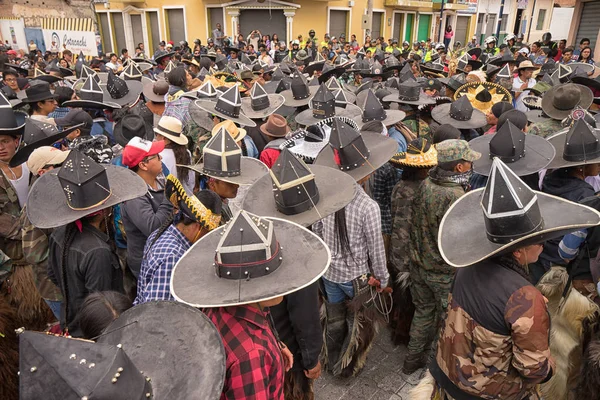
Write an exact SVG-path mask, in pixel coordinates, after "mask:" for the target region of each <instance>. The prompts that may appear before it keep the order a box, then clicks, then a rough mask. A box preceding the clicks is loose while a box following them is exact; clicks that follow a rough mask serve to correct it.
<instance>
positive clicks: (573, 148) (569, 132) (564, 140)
mask: <svg viewBox="0 0 600 400" xmlns="http://www.w3.org/2000/svg"><path fill="white" fill-rule="evenodd" d="M573 114H574V115H573V116H572V118H573V120H574V123H573V125H571V127H570V128H567V129H565V130H563V131H561V132H558V133H556V134H554V135H552V136H550V137H548V141H549V142H550V143H551V144H552V146H554V148H555V149H556V156H555V157H554V160H552V162H551V163H550V165H548V169H557V168H568V167H575V166H578V165H586V164H595V163H598V162H600V161H599V160H600V129H596V128H593V127H592V126H591V125H590V124H588V123H587V122H586V121H585V119H584V118H585V117H584V113H583V110H578V111H577V112H574V113H573Z"/></svg>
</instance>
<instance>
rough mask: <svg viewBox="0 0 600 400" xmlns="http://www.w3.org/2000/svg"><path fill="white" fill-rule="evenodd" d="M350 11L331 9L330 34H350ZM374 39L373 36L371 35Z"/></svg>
mask: <svg viewBox="0 0 600 400" xmlns="http://www.w3.org/2000/svg"><path fill="white" fill-rule="evenodd" d="M347 30H348V11H345V10H329V36H338V37H339V36H340V34H341V33H345V34H346V37H349V36H348V31H347ZM371 38H372V39H373V40H375V38H373V36H371Z"/></svg>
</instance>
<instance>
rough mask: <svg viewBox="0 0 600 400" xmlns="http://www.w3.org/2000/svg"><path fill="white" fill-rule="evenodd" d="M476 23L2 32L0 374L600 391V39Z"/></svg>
mask: <svg viewBox="0 0 600 400" xmlns="http://www.w3.org/2000/svg"><path fill="white" fill-rule="evenodd" d="M453 37H454V32H453V30H452V27H451V26H448V27H447V28H446V29H445V31H444V35H443V38H441V40H442V41H443V43H434V42H432V41H431V40H427V41H422V42H414V43H409V42H407V41H404V42H403V43H401V45H400V46H399V45H398V40H396V39H389V40H387V41H386V40H385V39H384V38H375V39H372V38H370V37H369V36H367V37H366V38H365V40H364V41H363V43H362V44H359V42H358V41H357V38H356V36H355V35H351V36H350V38H349V40H347V39H346V37H345V35H344V34H342V35H339V37H335V36H330V35H328V34H325V35H324V37H323V40H322V41H320V40H319V39H317V38H316V36H315V31H314V30H311V31H310V32H309V33H308V37H306V38H304V37H303V36H302V35H298V37H297V39H295V40H293V41H292V42H291V43H289V44H286V43H285V42H284V41H281V40H280V39H279V38H278V36H277V34H272V35H264V34H263V33H261V32H260V31H259V30H253V31H252V32H251V33H250V34H249V35H248V36H247V37H244V36H243V35H238V36H237V38H235V39H230V38H228V37H226V36H225V35H224V34H223V31H222V30H221V26H220V24H216V26H215V29H214V30H212V34H211V37H210V38H209V39H208V40H207V43H206V45H202V43H201V41H200V40H199V39H196V40H195V41H194V43H193V46H189V44H188V43H187V41H182V42H180V43H178V44H174V43H166V42H161V43H160V44H159V48H158V49H156V50H155V51H154V53H153V56H152V57H148V56H147V53H146V50H145V49H144V47H143V44H141V43H140V44H139V45H138V46H137V48H136V49H135V52H134V53H133V54H132V55H130V53H129V52H128V50H127V49H123V50H122V51H121V54H120V56H118V55H116V54H108V55H105V54H103V53H100V55H99V56H98V57H93V58H91V59H86V57H85V56H84V55H83V54H79V55H78V56H74V55H73V54H72V53H71V52H70V51H69V50H68V49H62V51H60V49H55V48H53V49H51V50H50V51H48V52H47V53H46V54H43V55H42V54H41V52H39V51H38V50H37V48H35V47H31V46H30V49H29V50H30V52H29V53H28V54H24V53H18V52H16V51H15V50H12V49H9V48H6V47H0V69H1V70H2V81H0V114H1V115H0V169H1V171H2V173H1V174H0V221H1V224H0V377H2V381H3V383H2V385H0V398H2V399H16V398H21V399H41V398H71V397H73V398H81V399H88V398H89V399H92V398H98V399H108V398H111V399H112V400H116V399H136V398H155V399H174V398H175V399H179V398H201V399H217V398H220V399H284V398H285V399H286V400H295V399H307V400H309V399H314V398H315V394H314V391H313V382H314V380H315V379H318V378H319V377H320V376H321V374H322V371H323V370H326V371H328V372H327V373H330V374H332V375H334V376H339V377H342V378H345V379H352V377H354V376H356V375H357V374H359V373H360V372H361V370H362V369H363V367H364V366H365V363H366V360H367V357H368V354H369V350H370V349H371V346H372V344H373V341H374V340H375V338H376V335H377V334H387V333H384V331H383V330H382V328H383V327H387V328H388V329H389V332H390V334H391V335H392V338H393V340H394V343H396V344H398V345H400V344H401V345H405V346H406V347H407V351H406V357H405V359H404V360H400V359H399V360H398V363H399V364H402V372H403V373H404V374H406V375H410V374H419V375H418V377H419V378H421V380H420V382H419V384H418V385H417V386H416V387H415V388H414V389H413V390H412V391H411V398H412V399H417V400H419V399H478V398H485V399H514V400H523V399H540V398H544V399H546V400H554V399H556V400H563V399H569V398H578V399H592V398H598V397H599V393H600V392H599V389H598V388H599V384H600V368H598V365H600V359H598V350H597V349H598V348H599V346H600V325H599V324H598V321H599V318H600V308H599V305H600V297H599V292H600V266H599V265H600V264H599V263H598V262H597V254H598V250H599V249H600V230H599V229H598V226H599V225H600V201H599V200H598V197H597V196H596V193H597V192H598V191H599V190H600V176H599V174H600V125H598V124H600V117H598V115H600V114H597V111H598V104H600V79H599V78H598V77H597V76H598V71H597V67H596V65H595V63H594V61H593V59H592V50H591V48H590V40H589V39H582V40H581V41H580V43H579V44H578V45H577V48H576V49H575V48H574V47H573V46H568V45H567V43H566V41H564V40H561V41H559V42H558V43H557V42H555V41H553V40H552V37H551V34H550V33H546V34H544V35H543V37H542V40H541V41H539V42H534V43H530V44H528V43H524V42H523V40H522V38H519V37H516V36H515V35H508V36H506V37H505V38H504V39H503V40H502V44H499V43H498V42H499V41H498V39H497V38H495V37H494V36H490V37H488V38H486V39H485V41H484V43H483V45H481V46H480V45H479V43H478V42H477V38H476V37H474V38H473V40H472V41H471V42H469V43H465V45H464V46H463V45H462V44H461V43H460V42H457V41H455V42H454V45H453V46H452V48H449V46H450V43H451V42H452V40H453ZM75 339H85V340H75ZM423 369H425V370H423ZM423 371H425V372H423ZM317 397H318V396H317Z"/></svg>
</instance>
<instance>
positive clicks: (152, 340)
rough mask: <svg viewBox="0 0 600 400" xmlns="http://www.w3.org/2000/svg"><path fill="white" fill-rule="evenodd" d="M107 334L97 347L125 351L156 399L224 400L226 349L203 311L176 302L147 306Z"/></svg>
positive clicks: (123, 316)
mask: <svg viewBox="0 0 600 400" xmlns="http://www.w3.org/2000/svg"><path fill="white" fill-rule="evenodd" d="M104 332H105V333H104V334H103V335H101V336H100V337H99V338H98V343H105V344H110V345H114V346H117V345H121V346H122V347H123V350H125V352H126V354H127V356H128V357H129V358H130V359H131V361H133V363H134V364H135V366H136V367H137V368H139V369H140V370H142V371H144V375H145V376H147V377H148V378H150V379H151V380H152V389H153V393H152V395H153V397H154V398H156V399H167V398H186V399H192V398H195V399H208V400H217V399H218V398H219V397H220V395H221V392H222V390H223V383H224V381H225V364H226V362H225V360H226V355H225V349H224V348H223V341H222V339H221V335H220V333H219V331H218V330H217V328H216V327H215V326H214V324H213V323H212V321H211V320H210V319H209V318H208V317H207V316H206V315H205V314H204V313H203V312H202V311H200V310H198V309H196V308H193V307H190V306H188V305H185V304H181V303H176V302H174V301H151V302H146V303H142V304H139V305H137V306H135V307H133V308H130V309H128V310H126V311H124V312H123V313H122V314H121V315H120V316H119V317H118V318H117V319H115V320H114V321H113V322H111V323H110V325H108V326H107V327H106V329H105V330H104ZM158 349H160V351H158V352H157V350H158Z"/></svg>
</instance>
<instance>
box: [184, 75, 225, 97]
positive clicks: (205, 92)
mask: <svg viewBox="0 0 600 400" xmlns="http://www.w3.org/2000/svg"><path fill="white" fill-rule="evenodd" d="M221 93H222V92H221V91H219V90H217V89H216V88H215V86H214V85H213V81H212V80H211V79H206V80H205V81H204V82H203V83H202V85H200V87H199V88H198V89H196V90H192V91H189V92H185V93H184V94H182V95H181V96H182V97H187V98H189V99H192V100H196V99H208V100H214V101H217V96H218V95H219V94H221Z"/></svg>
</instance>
